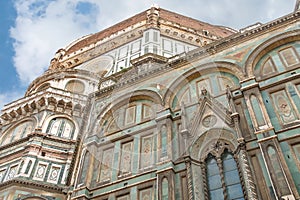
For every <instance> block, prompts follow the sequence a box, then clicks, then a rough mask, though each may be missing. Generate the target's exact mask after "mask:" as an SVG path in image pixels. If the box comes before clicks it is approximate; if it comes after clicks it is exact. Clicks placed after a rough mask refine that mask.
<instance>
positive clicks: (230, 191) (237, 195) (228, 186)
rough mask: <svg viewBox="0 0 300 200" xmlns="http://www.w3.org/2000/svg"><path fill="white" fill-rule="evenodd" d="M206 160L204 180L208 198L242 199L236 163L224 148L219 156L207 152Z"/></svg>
mask: <svg viewBox="0 0 300 200" xmlns="http://www.w3.org/2000/svg"><path fill="white" fill-rule="evenodd" d="M205 162H206V180H207V188H208V196H209V199H211V200H214V199H239V200H242V199H244V193H243V189H242V185H241V180H240V177H239V172H238V168H237V164H236V162H235V160H234V158H233V155H232V154H231V153H229V152H228V151H227V150H225V151H224V152H223V154H222V156H221V157H220V158H216V157H214V156H213V155H212V154H209V155H208V156H207V158H206V160H205Z"/></svg>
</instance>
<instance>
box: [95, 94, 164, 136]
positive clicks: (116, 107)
mask: <svg viewBox="0 0 300 200" xmlns="http://www.w3.org/2000/svg"><path fill="white" fill-rule="evenodd" d="M138 101H144V102H141V103H140V105H139V106H141V109H139V112H141V113H140V114H141V116H140V117H141V119H140V120H141V121H145V120H150V119H151V116H152V117H155V116H154V114H155V112H154V111H156V110H160V109H161V108H162V105H163V101H162V97H161V95H160V94H159V93H158V92H156V91H155V90H154V89H153V90H152V89H141V90H136V91H133V92H132V93H127V94H125V95H122V96H118V97H112V98H111V99H109V102H108V104H106V105H105V106H103V107H102V108H100V109H99V110H98V111H97V113H98V116H97V118H96V119H95V121H94V124H93V127H94V129H93V131H92V132H91V133H92V134H94V133H96V132H99V131H100V132H101V131H102V132H103V131H105V130H104V129H105V128H103V126H102V125H103V123H105V124H106V125H113V127H114V126H115V125H117V126H118V125H120V124H118V123H117V124H114V123H115V122H116V121H118V118H119V116H120V115H124V114H126V112H136V111H137V109H136V108H134V107H135V106H136V102H138ZM120 108H123V110H120ZM94 109H97V108H94ZM150 114H152V115H151V116H150ZM110 116H112V118H111V117H110ZM134 123H135V121H134V119H132V120H130V121H128V123H125V125H132V124H134ZM100 124H101V125H100ZM122 125H124V124H123V123H122V124H121V126H122ZM116 130H117V129H116Z"/></svg>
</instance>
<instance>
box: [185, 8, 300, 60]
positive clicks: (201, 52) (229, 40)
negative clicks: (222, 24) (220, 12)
mask: <svg viewBox="0 0 300 200" xmlns="http://www.w3.org/2000/svg"><path fill="white" fill-rule="evenodd" d="M299 18H300V11H297V12H294V13H291V14H289V15H286V16H283V17H281V18H278V19H276V20H273V21H271V22H269V23H266V24H263V25H261V26H258V27H256V28H253V29H251V30H248V31H245V32H239V33H237V34H233V35H231V36H229V37H226V38H223V39H220V40H217V41H215V42H212V43H210V44H208V45H206V46H204V47H202V48H198V49H195V50H192V51H190V52H188V53H187V57H186V59H187V60H193V59H196V58H197V59H199V58H203V57H206V56H208V55H212V54H216V53H218V52H221V51H223V50H225V49H227V48H229V47H233V46H234V45H236V44H241V43H243V42H246V41H249V40H251V39H253V38H257V37H258V36H260V35H262V34H265V33H266V32H270V31H273V30H275V29H278V28H280V27H283V26H286V25H287V24H290V23H292V22H294V21H296V20H297V19H299Z"/></svg>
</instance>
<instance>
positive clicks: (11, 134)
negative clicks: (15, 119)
mask: <svg viewBox="0 0 300 200" xmlns="http://www.w3.org/2000/svg"><path fill="white" fill-rule="evenodd" d="M33 126H34V123H33V122H32V121H26V122H23V123H20V124H18V125H17V126H15V127H13V128H12V129H10V130H9V131H8V132H7V133H5V134H3V136H2V137H1V138H0V146H3V145H6V144H9V143H11V142H14V141H17V140H20V139H22V138H24V137H26V136H27V135H28V134H29V133H31V132H32V130H33Z"/></svg>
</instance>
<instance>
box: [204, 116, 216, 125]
mask: <svg viewBox="0 0 300 200" xmlns="http://www.w3.org/2000/svg"><path fill="white" fill-rule="evenodd" d="M216 123H217V117H216V116H215V115H208V116H206V117H204V119H203V120H202V125H203V126H204V127H206V128H209V127H213V126H214V125H215V124H216Z"/></svg>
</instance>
